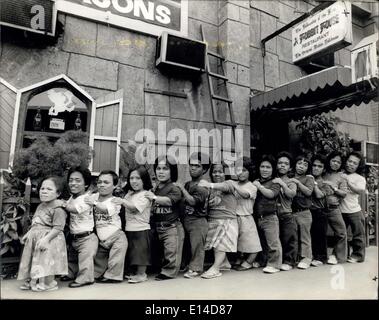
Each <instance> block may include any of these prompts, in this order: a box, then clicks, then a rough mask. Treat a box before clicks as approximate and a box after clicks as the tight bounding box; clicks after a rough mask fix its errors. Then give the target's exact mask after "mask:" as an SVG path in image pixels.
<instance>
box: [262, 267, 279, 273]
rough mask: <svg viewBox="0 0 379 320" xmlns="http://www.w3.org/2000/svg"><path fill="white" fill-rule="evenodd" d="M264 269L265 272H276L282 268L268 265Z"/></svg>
mask: <svg viewBox="0 0 379 320" xmlns="http://www.w3.org/2000/svg"><path fill="white" fill-rule="evenodd" d="M262 271H263V272H264V273H276V272H279V271H280V270H279V269H277V268H274V267H270V266H267V267H265V268H263V270H262Z"/></svg>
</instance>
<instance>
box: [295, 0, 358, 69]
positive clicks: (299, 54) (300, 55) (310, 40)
mask: <svg viewBox="0 0 379 320" xmlns="http://www.w3.org/2000/svg"><path fill="white" fill-rule="evenodd" d="M351 15H352V13H351V3H350V2H348V1H337V2H335V3H334V4H332V5H331V6H329V7H327V8H325V9H324V10H322V11H320V12H317V13H316V14H314V15H313V16H310V17H309V18H307V19H305V20H304V21H302V22H301V23H299V24H298V25H296V26H294V27H293V29H292V60H293V62H294V63H304V62H306V61H307V60H310V59H311V58H316V57H319V56H322V55H324V54H327V53H330V52H334V51H337V50H339V49H341V48H343V47H346V46H348V45H351V43H352V39H353V36H352V21H351Z"/></svg>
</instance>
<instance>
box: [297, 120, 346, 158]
mask: <svg viewBox="0 0 379 320" xmlns="http://www.w3.org/2000/svg"><path fill="white" fill-rule="evenodd" d="M337 123H338V119H337V118H335V117H326V116H325V115H315V116H311V117H304V118H303V119H302V120H301V121H300V122H299V123H298V124H297V125H296V129H298V130H300V132H301V135H300V150H301V151H302V152H303V153H305V154H306V155H308V156H309V157H310V156H312V155H314V154H315V153H319V154H323V155H328V154H329V153H330V152H332V151H334V150H338V151H340V152H342V154H343V155H344V156H346V155H347V154H348V153H349V152H350V151H351V148H350V142H351V141H350V137H349V135H348V134H347V133H342V132H339V131H337V130H336V125H337Z"/></svg>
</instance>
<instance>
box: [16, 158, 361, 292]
mask: <svg viewBox="0 0 379 320" xmlns="http://www.w3.org/2000/svg"><path fill="white" fill-rule="evenodd" d="M188 164H189V173H190V176H191V181H188V182H186V183H185V184H184V185H182V184H181V183H178V182H177V179H178V166H177V164H176V162H175V160H174V159H172V158H171V157H169V156H159V157H158V158H157V159H156V161H155V163H154V172H155V176H156V181H157V182H156V184H155V186H154V187H153V185H152V182H151V179H150V175H149V173H148V171H147V170H146V168H145V167H144V166H139V167H136V168H134V169H131V170H130V171H129V173H128V176H127V188H128V191H127V193H126V195H125V196H124V197H116V196H114V190H115V188H116V186H117V185H118V183H119V178H118V175H117V174H116V173H115V172H113V171H110V170H106V171H102V172H101V173H100V175H99V176H98V179H97V192H96V193H92V192H91V191H89V190H90V189H89V187H90V184H91V173H90V172H89V170H88V169H82V168H72V169H70V171H69V172H68V175H67V181H66V182H67V185H68V189H69V191H70V194H71V197H70V198H69V199H68V200H67V201H65V200H61V199H59V198H60V195H61V193H62V190H63V187H64V186H63V182H62V178H60V177H47V178H45V179H43V181H42V182H41V185H40V187H39V196H40V200H41V203H40V204H39V205H38V207H37V209H36V212H35V214H34V216H33V220H32V225H31V228H30V230H29V231H28V232H27V233H26V234H25V235H24V237H23V242H24V250H23V254H22V258H21V262H20V266H19V272H18V279H19V280H25V281H24V283H23V284H22V286H21V289H23V290H33V291H51V290H56V289H58V282H57V281H56V279H55V276H57V275H60V276H61V278H60V280H61V281H66V280H69V281H71V283H70V284H69V287H71V288H77V287H82V286H86V285H90V284H93V283H94V282H95V281H96V282H98V283H117V282H122V281H123V279H124V278H127V279H128V280H127V281H128V282H129V283H139V282H143V281H146V280H147V273H146V269H147V268H148V267H149V266H151V264H152V251H153V250H152V247H153V246H154V241H157V243H159V244H160V245H161V247H162V249H163V250H162V255H161V257H160V261H161V265H160V273H159V274H158V275H157V276H156V277H155V279H156V280H167V279H173V278H175V277H177V276H178V274H179V271H180V270H181V267H182V268H183V267H184V265H186V267H187V270H186V272H185V273H184V277H185V278H189V279H191V278H195V277H198V276H200V277H201V278H205V279H212V278H215V277H219V276H221V275H222V273H221V271H220V270H223V269H225V268H230V267H232V268H233V269H235V270H238V271H244V270H249V269H251V268H260V267H262V268H263V272H264V273H276V272H279V271H281V270H282V271H288V270H291V269H293V268H294V267H297V268H299V269H308V268H309V267H310V266H315V267H317V266H320V265H323V264H325V263H328V264H337V263H344V262H346V261H347V262H351V263H356V262H363V261H364V259H365V229H364V215H363V213H362V210H361V207H360V205H359V195H360V193H361V192H363V191H364V190H365V184H366V182H365V178H364V177H363V176H361V175H360V174H359V173H360V170H361V169H362V168H363V167H364V163H363V158H362V156H361V154H360V153H358V152H352V153H350V154H349V155H348V157H347V158H346V162H345V163H343V157H342V155H341V153H339V152H332V153H331V154H329V156H328V157H327V158H326V157H324V156H322V155H315V156H314V157H313V158H312V159H308V158H307V157H306V156H303V155H300V156H298V157H297V158H296V159H295V161H294V160H293V158H292V156H291V154H289V153H288V152H280V153H279V154H278V155H277V157H276V159H275V158H274V157H272V156H270V155H266V156H263V157H262V158H261V159H260V161H259V162H258V163H257V166H256V168H257V177H256V179H255V180H254V178H253V164H252V161H251V160H250V159H249V158H245V157H244V158H243V161H242V162H241V164H239V165H238V166H236V168H235V169H236V171H235V172H236V177H237V179H236V180H231V179H230V177H229V176H228V172H227V169H228V167H227V166H226V165H225V164H224V163H213V164H211V163H210V161H209V157H208V155H205V154H203V153H200V152H197V153H193V154H192V155H191V156H190V158H189V161H188ZM292 169H293V173H292ZM208 170H209V177H210V180H211V182H209V181H207V180H206V179H205V178H204V175H205V174H206V173H207V171H208ZM122 208H123V210H121V209H122ZM120 212H123V213H122V214H120ZM123 215H124V216H123ZM67 217H68V219H67ZM123 217H124V218H125V223H124V224H125V227H124V228H122V223H121V220H122V219H121V218H123ZM67 220H68V226H69V236H68V239H66V238H65V235H64V232H63V231H64V228H65V225H66V223H67ZM328 226H330V228H331V230H332V231H333V233H334V237H333V239H334V243H333V244H332V248H333V252H332V253H331V254H328ZM349 226H350V227H351V233H352V240H351V250H349V249H350V247H349V246H348V241H347V227H349ZM122 229H124V230H122ZM152 235H155V240H154V238H153V237H152ZM185 238H186V242H185V241H184V240H185ZM66 240H67V245H66ZM184 243H187V244H189V245H188V250H187V246H183V244H184ZM329 245H330V244H329ZM67 248H68V251H69V252H70V253H73V254H74V256H76V258H77V259H75V260H76V261H74V260H73V261H71V260H70V259H68V254H67ZM183 248H184V249H183ZM211 249H213V253H214V259H213V260H212V261H213V263H212V265H211V267H210V268H209V269H208V270H207V271H205V272H204V261H205V260H206V259H205V251H207V250H211ZM348 251H349V252H350V253H349V254H348ZM227 253H236V254H235V255H234V256H235V260H234V261H232V264H233V265H231V264H230V262H229V260H228V256H227ZM69 256H71V254H70V255H69ZM229 256H230V255H229Z"/></svg>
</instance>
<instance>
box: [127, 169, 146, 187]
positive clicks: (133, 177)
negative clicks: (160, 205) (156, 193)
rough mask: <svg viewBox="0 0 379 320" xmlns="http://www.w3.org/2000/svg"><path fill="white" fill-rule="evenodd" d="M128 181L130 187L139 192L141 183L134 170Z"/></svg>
mask: <svg viewBox="0 0 379 320" xmlns="http://www.w3.org/2000/svg"><path fill="white" fill-rule="evenodd" d="M129 181H130V186H131V187H132V189H133V190H134V191H140V190H142V189H143V181H142V179H141V176H140V175H139V173H138V171H137V170H134V171H133V172H132V173H131V174H130V178H129Z"/></svg>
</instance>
